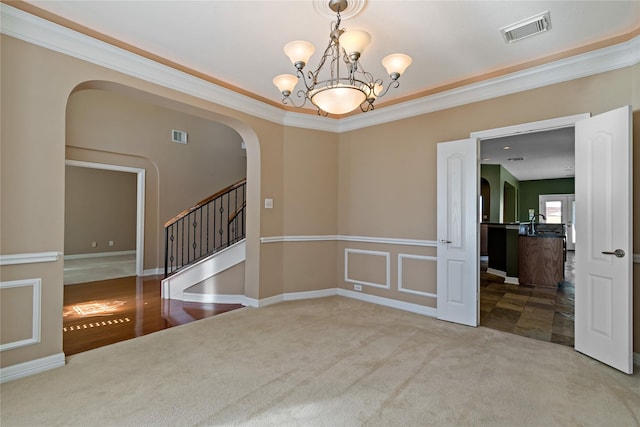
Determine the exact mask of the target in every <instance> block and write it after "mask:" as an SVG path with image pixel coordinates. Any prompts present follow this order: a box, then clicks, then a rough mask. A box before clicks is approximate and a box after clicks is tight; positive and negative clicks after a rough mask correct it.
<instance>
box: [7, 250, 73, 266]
mask: <svg viewBox="0 0 640 427" xmlns="http://www.w3.org/2000/svg"><path fill="white" fill-rule="evenodd" d="M61 256H62V252H34V253H24V254H11V255H0V265H15V264H35V263H38V262H55V261H58V260H59V259H60V257H61Z"/></svg>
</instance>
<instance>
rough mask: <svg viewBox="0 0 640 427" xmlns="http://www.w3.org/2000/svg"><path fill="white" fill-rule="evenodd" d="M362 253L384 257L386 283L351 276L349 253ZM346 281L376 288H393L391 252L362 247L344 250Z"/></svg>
mask: <svg viewBox="0 0 640 427" xmlns="http://www.w3.org/2000/svg"><path fill="white" fill-rule="evenodd" d="M350 254H360V255H368V256H372V257H383V258H384V262H385V265H384V267H385V283H374V282H369V281H366V280H358V279H356V278H351V277H349V255H350ZM344 281H345V282H349V283H354V284H356V285H364V286H373V287H375V288H383V289H391V254H390V253H389V252H381V251H366V250H362V249H350V248H346V249H345V250H344Z"/></svg>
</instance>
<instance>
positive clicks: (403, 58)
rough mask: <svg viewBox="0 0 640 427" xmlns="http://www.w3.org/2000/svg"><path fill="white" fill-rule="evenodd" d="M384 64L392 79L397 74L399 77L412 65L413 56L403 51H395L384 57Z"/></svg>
mask: <svg viewBox="0 0 640 427" xmlns="http://www.w3.org/2000/svg"><path fill="white" fill-rule="evenodd" d="M382 65H383V66H384V68H386V69H387V73H389V76H391V78H392V79H393V76H396V79H397V78H398V77H400V76H401V75H402V74H403V73H404V70H406V69H407V67H409V65H411V57H410V56H409V55H405V54H403V53H394V54H391V55H387V56H385V57H384V58H382Z"/></svg>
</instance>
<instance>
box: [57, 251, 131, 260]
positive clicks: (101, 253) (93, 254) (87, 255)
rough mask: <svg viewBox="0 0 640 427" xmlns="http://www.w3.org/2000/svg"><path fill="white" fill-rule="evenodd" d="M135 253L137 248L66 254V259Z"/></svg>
mask: <svg viewBox="0 0 640 427" xmlns="http://www.w3.org/2000/svg"><path fill="white" fill-rule="evenodd" d="M135 254H136V251H135V249H134V250H131V251H114V252H96V253H90V254H75V255H65V256H64V260H65V261H67V260H70V259H84V258H102V257H105V256H120V255H135Z"/></svg>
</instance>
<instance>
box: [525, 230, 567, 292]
mask: <svg viewBox="0 0 640 427" xmlns="http://www.w3.org/2000/svg"><path fill="white" fill-rule="evenodd" d="M564 251H565V239H564V236H563V235H559V234H554V233H542V234H537V235H531V236H529V235H521V236H518V253H519V259H518V272H519V282H520V283H521V284H527V285H536V286H548V287H556V286H557V285H558V283H560V282H562V281H563V280H564Z"/></svg>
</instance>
